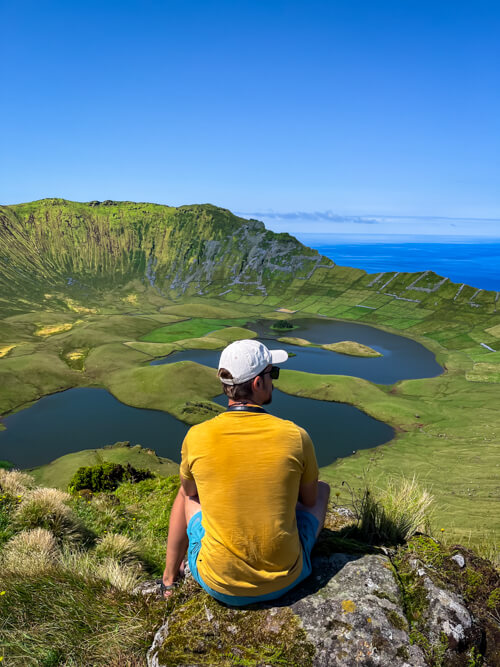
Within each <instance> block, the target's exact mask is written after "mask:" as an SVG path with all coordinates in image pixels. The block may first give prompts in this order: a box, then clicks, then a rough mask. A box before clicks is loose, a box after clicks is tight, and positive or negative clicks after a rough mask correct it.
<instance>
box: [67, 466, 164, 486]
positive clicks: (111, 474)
mask: <svg viewBox="0 0 500 667" xmlns="http://www.w3.org/2000/svg"><path fill="white" fill-rule="evenodd" d="M152 476H153V475H152V474H151V472H150V471H149V470H146V469H144V468H143V469H141V468H139V469H138V470H137V469H136V468H134V467H133V466H131V465H130V463H127V465H126V466H122V465H121V464H120V463H98V464H97V465H95V466H82V467H81V468H78V470H77V471H76V472H75V474H74V475H73V477H72V478H71V480H70V482H69V491H70V493H75V492H76V491H81V490H82V489H88V490H89V491H92V492H93V493H98V492H100V491H114V490H115V489H116V488H117V487H118V486H119V485H120V484H122V483H123V482H132V483H137V482H142V481H143V480H145V479H150V478H151V477H152Z"/></svg>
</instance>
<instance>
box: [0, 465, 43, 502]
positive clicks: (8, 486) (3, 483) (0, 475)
mask: <svg viewBox="0 0 500 667" xmlns="http://www.w3.org/2000/svg"><path fill="white" fill-rule="evenodd" d="M34 486H35V480H34V479H33V477H31V475H28V474H27V473H25V472H21V471H20V470H7V469H5V468H1V467H0V489H1V491H2V492H3V493H5V494H7V495H9V496H20V495H23V494H24V493H26V491H28V490H29V489H32V488H33V487H34Z"/></svg>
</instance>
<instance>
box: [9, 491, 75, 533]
mask: <svg viewBox="0 0 500 667" xmlns="http://www.w3.org/2000/svg"><path fill="white" fill-rule="evenodd" d="M69 500H70V495H69V494H68V493H64V492H63V491H59V490H58V489H45V488H39V489H33V490H32V491H29V492H28V493H26V494H25V495H24V496H23V498H22V499H21V501H20V503H19V506H18V507H17V508H16V510H15V512H14V517H13V522H14V525H15V526H16V528H18V529H29V528H46V529H47V530H50V531H52V533H54V535H55V536H56V537H57V538H58V540H60V541H66V540H69V541H75V540H78V539H80V538H81V537H82V536H83V534H84V528H83V525H82V523H81V522H80V520H79V519H78V517H77V516H76V515H75V514H74V512H73V511H72V509H71V508H70V507H68V505H67V504H66V503H67V502H68V501H69Z"/></svg>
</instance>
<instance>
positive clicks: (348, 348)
mask: <svg viewBox="0 0 500 667" xmlns="http://www.w3.org/2000/svg"><path fill="white" fill-rule="evenodd" d="M321 347H322V348H323V350H330V351H331V352H338V353H339V354H348V355H350V356H352V357H381V356H382V355H381V354H380V352H377V350H374V349H373V348H371V347H368V345H362V344H361V343H356V342H355V341H352V340H343V341H340V342H339V343H326V344H325V345H322V346H321Z"/></svg>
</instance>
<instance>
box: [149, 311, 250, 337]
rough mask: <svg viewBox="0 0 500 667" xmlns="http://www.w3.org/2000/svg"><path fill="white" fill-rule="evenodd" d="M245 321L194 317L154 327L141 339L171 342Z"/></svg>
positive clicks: (241, 323)
mask: <svg viewBox="0 0 500 667" xmlns="http://www.w3.org/2000/svg"><path fill="white" fill-rule="evenodd" d="M247 321H248V320H247V319H236V320H229V319H202V318H200V317H195V318H193V319H190V320H185V321H184V322H178V323H177V324H170V325H167V326H165V327H160V328H158V329H155V330H154V331H151V332H150V333H148V334H147V335H145V336H143V337H142V338H141V340H143V341H145V342H149V343H173V342H175V341H177V340H182V339H185V338H199V337H200V336H204V335H205V334H208V333H210V332H212V331H217V330H218V329H222V328H223V327H226V326H239V325H244V324H246V322H247Z"/></svg>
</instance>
